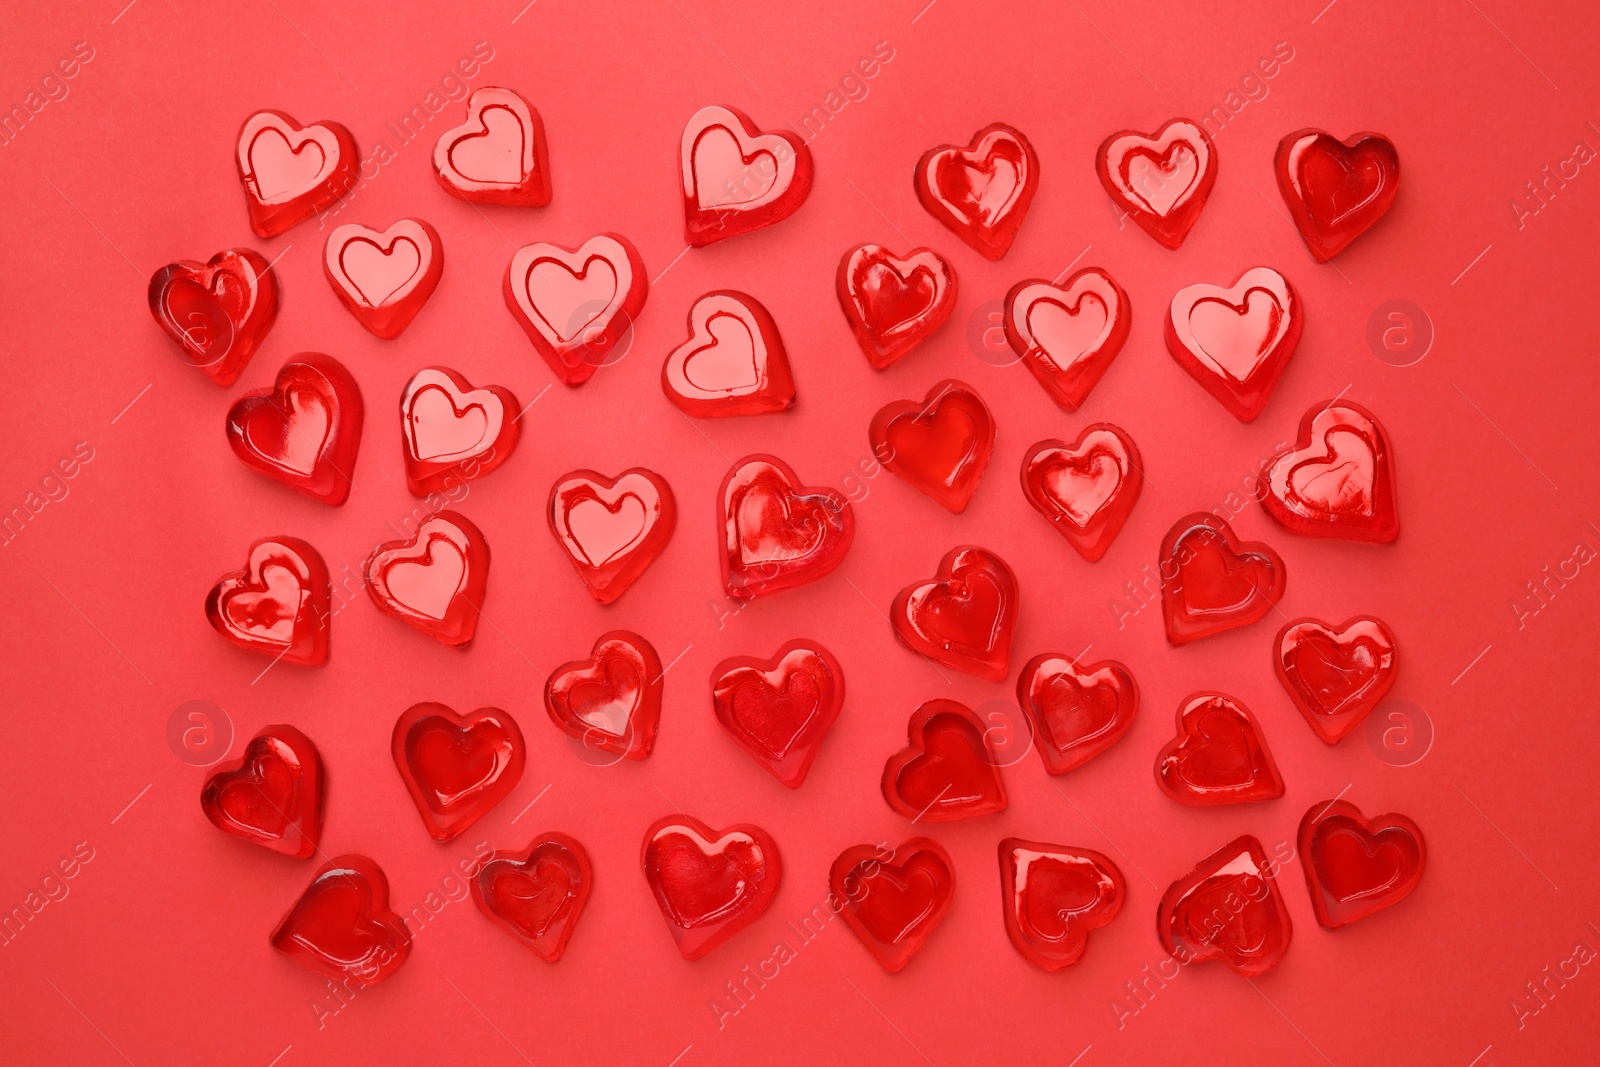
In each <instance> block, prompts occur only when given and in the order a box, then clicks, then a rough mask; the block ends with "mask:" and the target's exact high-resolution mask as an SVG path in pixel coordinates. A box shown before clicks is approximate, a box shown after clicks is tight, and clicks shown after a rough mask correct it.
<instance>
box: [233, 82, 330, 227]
mask: <svg viewBox="0 0 1600 1067" xmlns="http://www.w3.org/2000/svg"><path fill="white" fill-rule="evenodd" d="M235 162H236V163H238V165H239V181H241V182H243V183H244V200H245V206H246V207H247V208H248V209H249V211H250V228H251V229H252V230H254V231H255V232H256V235H257V236H259V237H274V236H276V235H278V234H280V233H283V232H284V231H285V230H287V229H290V228H291V227H294V226H296V225H299V224H300V223H302V222H304V221H305V220H306V219H309V218H311V217H312V216H313V215H315V214H317V213H318V212H321V211H326V210H327V209H328V208H329V207H331V206H333V204H334V202H335V201H337V200H338V199H339V198H340V197H341V196H344V195H345V194H346V193H348V192H349V191H350V190H351V189H352V188H354V187H355V183H356V176H357V175H356V168H357V167H358V166H359V160H358V159H357V155H356V142H355V139H354V138H352V137H351V136H350V131H349V130H347V129H345V128H344V127H343V126H341V125H339V124H338V123H337V122H328V121H326V120H324V121H322V122H313V123H312V124H311V125H309V126H300V125H299V124H298V123H296V122H295V121H294V119H292V118H290V117H289V116H288V115H285V114H284V113H283V112H281V111H271V110H268V111H257V112H256V113H255V114H254V115H251V116H250V117H249V118H247V119H245V120H244V125H243V126H241V127H240V128H239V150H238V154H237V156H236V158H235Z"/></svg>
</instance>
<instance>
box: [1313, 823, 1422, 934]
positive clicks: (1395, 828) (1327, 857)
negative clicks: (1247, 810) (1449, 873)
mask: <svg viewBox="0 0 1600 1067" xmlns="http://www.w3.org/2000/svg"><path fill="white" fill-rule="evenodd" d="M1299 845H1300V866H1301V867H1302V868H1304V870H1305V874H1306V890H1307V891H1308V892H1309V893H1310V894H1311V910H1312V911H1314V912H1315V913H1316V915H1317V922H1319V923H1321V924H1322V925H1323V926H1325V927H1327V928H1328V929H1329V930H1337V929H1338V928H1339V927H1341V926H1349V925H1350V924H1351V923H1353V922H1358V921H1360V920H1361V919H1365V918H1367V917H1368V916H1371V915H1376V914H1377V913H1378V912H1380V911H1382V910H1383V909H1385V908H1392V907H1394V906H1395V905H1396V904H1398V903H1400V902H1401V901H1402V900H1404V899H1405V898H1406V897H1408V896H1410V895H1411V891H1412V890H1413V889H1415V888H1417V883H1418V882H1420V881H1422V870H1423V867H1425V866H1426V865H1427V859H1428V846H1427V845H1426V844H1425V843H1424V842H1423V840H1422V831H1421V830H1419V829H1417V824H1416V823H1414V822H1412V821H1411V820H1410V819H1408V818H1406V817H1405V816H1404V815H1395V814H1392V813H1390V814H1384V815H1374V816H1373V817H1372V818H1370V819H1368V818H1366V817H1365V816H1363V815H1362V814H1361V809H1359V808H1357V807H1356V806H1355V805H1354V804H1352V803H1350V802H1349V801H1348V800H1330V801H1328V802H1327V803H1325V804H1318V805H1316V806H1315V807H1313V808H1312V809H1311V810H1309V811H1307V812H1306V814H1305V818H1303V819H1301V820H1300V834H1299Z"/></svg>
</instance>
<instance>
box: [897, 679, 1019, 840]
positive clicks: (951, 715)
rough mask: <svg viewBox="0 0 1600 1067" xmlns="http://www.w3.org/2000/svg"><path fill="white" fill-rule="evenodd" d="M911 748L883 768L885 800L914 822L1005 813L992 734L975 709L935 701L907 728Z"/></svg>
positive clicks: (917, 713)
mask: <svg viewBox="0 0 1600 1067" xmlns="http://www.w3.org/2000/svg"><path fill="white" fill-rule="evenodd" d="M906 737H907V738H908V739H909V741H910V744H908V745H907V746H906V747H905V748H903V749H901V750H900V751H899V752H896V753H895V754H894V755H892V756H890V757H889V759H888V762H886V763H885V764H884V766H883V799H884V800H885V801H886V802H887V803H888V805H889V807H891V808H893V809H894V810H895V811H897V812H899V813H900V814H901V815H904V816H905V817H906V818H908V819H910V820H911V821H912V822H922V821H924V820H926V821H927V822H952V821H954V820H956V819H972V818H976V817H977V816H980V815H993V814H994V813H995V812H999V811H1004V810H1006V786H1005V782H1004V781H1003V780H1002V779H1001V778H1000V764H999V761H998V760H996V758H995V755H994V751H993V750H992V749H991V748H990V747H989V734H988V730H987V729H986V727H985V726H984V724H983V721H982V720H981V719H979V718H978V716H977V715H976V714H974V713H973V711H972V709H971V708H968V707H967V706H966V705H965V704H961V703H958V702H956V701H954V700H930V701H928V702H927V703H925V704H923V705H922V706H921V707H919V708H917V710H916V711H914V712H912V713H911V718H910V720H909V721H908V722H907V723H906Z"/></svg>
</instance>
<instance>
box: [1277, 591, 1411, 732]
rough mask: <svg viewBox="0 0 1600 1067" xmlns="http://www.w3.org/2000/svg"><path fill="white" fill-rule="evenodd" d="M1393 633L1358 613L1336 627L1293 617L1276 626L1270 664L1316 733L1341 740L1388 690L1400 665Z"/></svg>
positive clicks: (1380, 620)
mask: <svg viewBox="0 0 1600 1067" xmlns="http://www.w3.org/2000/svg"><path fill="white" fill-rule="evenodd" d="M1398 657H1399V649H1398V647H1397V644H1396V642H1395V637H1394V633H1393V632H1392V631H1391V630H1390V629H1389V627H1388V626H1387V625H1385V624H1384V622H1383V620H1382V619H1375V618H1373V617H1372V616H1371V615H1357V616H1356V617H1355V618H1353V619H1347V620H1345V623H1344V625H1342V626H1339V627H1333V626H1330V625H1328V624H1327V623H1325V622H1321V621H1319V620H1317V619H1295V620H1294V621H1293V622H1290V623H1288V624H1286V625H1285V626H1284V628H1283V629H1282V630H1279V631H1278V643H1277V648H1276V651H1275V653H1274V655H1273V657H1272V665H1273V667H1274V669H1275V670H1276V671H1277V672H1278V681H1280V682H1282V683H1283V688H1284V689H1285V690H1286V691H1287V692H1288V694H1289V699H1290V700H1292V701H1294V706H1295V707H1296V708H1299V709H1300V714H1301V715H1304V716H1305V719H1306V722H1307V723H1308V724H1310V726H1311V729H1312V730H1314V731H1315V732H1316V735H1317V736H1318V737H1320V738H1322V740H1324V741H1326V742H1327V743H1328V744H1330V745H1334V744H1338V743H1339V742H1340V741H1341V740H1343V739H1344V738H1345V737H1346V736H1347V735H1348V734H1349V733H1350V731H1352V730H1354V729H1355V728H1356V727H1357V726H1359V725H1361V722H1362V720H1364V719H1365V718H1366V717H1367V716H1368V715H1369V714H1371V712H1372V709H1373V708H1375V707H1377V706H1378V704H1379V703H1380V702H1381V701H1382V700H1383V698H1384V697H1385V696H1387V695H1388V693H1389V689H1390V687H1391V686H1393V685H1394V681H1395V676H1396V674H1397V673H1398V671H1399V669H1400V664H1399V659H1398Z"/></svg>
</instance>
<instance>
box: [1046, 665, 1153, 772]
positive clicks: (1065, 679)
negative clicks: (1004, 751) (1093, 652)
mask: <svg viewBox="0 0 1600 1067" xmlns="http://www.w3.org/2000/svg"><path fill="white" fill-rule="evenodd" d="M1017 703H1018V704H1020V705H1021V706H1022V710H1023V711H1025V712H1026V713H1027V715H1028V721H1029V722H1030V723H1031V724H1032V725H1033V739H1034V743H1035V744H1036V745H1037V746H1038V749H1039V758H1040V759H1042V760H1044V769H1045V770H1046V771H1048V772H1049V773H1051V774H1066V773H1067V772H1068V771H1070V770H1075V769H1076V768H1078V767H1081V766H1083V765H1084V764H1085V763H1088V762H1089V761H1090V760H1091V759H1093V758H1094V757H1096V756H1098V755H1099V754H1100V753H1102V752H1104V751H1105V750H1106V749H1108V748H1110V747H1111V746H1112V745H1114V744H1116V743H1117V742H1118V741H1119V740H1121V739H1122V736H1123V735H1124V734H1126V733H1127V732H1128V729H1129V727H1131V726H1132V725H1133V720H1134V716H1136V715H1137V714H1138V712H1139V686H1138V685H1137V684H1136V683H1135V682H1134V680H1133V675H1132V674H1130V673H1129V672H1128V668H1127V667H1124V666H1123V665H1122V664H1120V663H1118V662H1116V661H1115V660H1104V661H1102V662H1100V663H1091V664H1089V665H1087V666H1082V667H1080V666H1079V665H1078V664H1076V663H1074V662H1073V661H1072V660H1071V659H1069V658H1068V657H1066V656H1064V655H1061V654H1060V653H1057V652H1044V653H1041V654H1040V655H1037V656H1035V657H1033V658H1032V659H1030V660H1029V661H1028V662H1027V664H1026V665H1025V666H1024V667H1023V668H1022V672H1021V673H1020V674H1018V675H1017Z"/></svg>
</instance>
